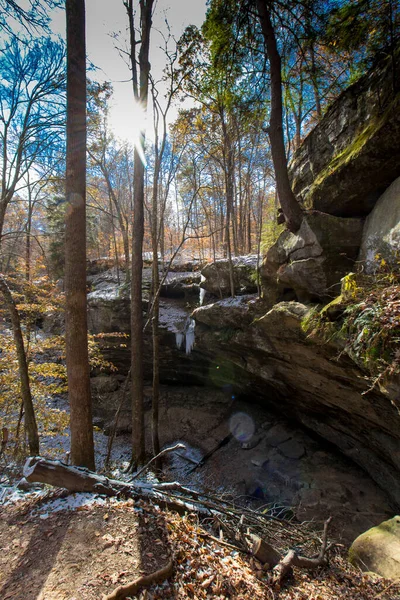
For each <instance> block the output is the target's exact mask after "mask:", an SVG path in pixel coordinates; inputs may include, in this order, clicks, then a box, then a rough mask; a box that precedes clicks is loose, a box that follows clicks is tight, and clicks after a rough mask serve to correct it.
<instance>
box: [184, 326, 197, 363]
mask: <svg viewBox="0 0 400 600" xmlns="http://www.w3.org/2000/svg"><path fill="white" fill-rule="evenodd" d="M195 327H196V321H195V320H194V319H189V321H188V325H187V327H186V354H190V353H191V351H192V349H193V346H194V328H195Z"/></svg>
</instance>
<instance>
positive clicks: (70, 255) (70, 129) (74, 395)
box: [65, 0, 94, 469]
mask: <svg viewBox="0 0 400 600" xmlns="http://www.w3.org/2000/svg"><path fill="white" fill-rule="evenodd" d="M66 16H67V173H66V200H67V204H66V207H67V210H66V228H65V299H66V312H65V334H66V335H65V338H66V356H67V378H68V398H69V404H70V413H71V416H70V419H71V421H70V422H71V462H72V464H74V465H81V466H85V467H88V468H89V469H94V447H93V426H92V401H91V394H90V373H89V357H88V343H87V310H86V48H85V2H84V0H67V2H66Z"/></svg>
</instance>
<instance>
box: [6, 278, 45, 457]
mask: <svg viewBox="0 0 400 600" xmlns="http://www.w3.org/2000/svg"><path fill="white" fill-rule="evenodd" d="M0 292H1V293H2V295H3V298H4V302H5V303H6V306H7V308H8V311H9V313H10V317H11V324H12V329H13V335H14V341H15V346H16V349H17V358H18V369H19V378H20V382H21V395H22V403H23V407H24V412H25V420H24V424H25V433H26V436H27V438H28V444H29V453H30V454H31V455H32V456H33V455H35V454H39V435H38V429H37V424H36V418H35V411H34V408H33V402H32V395H31V388H30V385H29V374H28V363H27V360H26V354H25V347H24V339H23V337H22V331H21V323H20V319H19V314H18V310H17V307H16V306H15V302H14V299H13V297H12V295H11V292H10V289H9V287H8V285H7V283H6V281H5V279H4V277H3V276H2V275H0Z"/></svg>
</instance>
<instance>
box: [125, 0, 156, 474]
mask: <svg viewBox="0 0 400 600" xmlns="http://www.w3.org/2000/svg"><path fill="white" fill-rule="evenodd" d="M139 6H140V23H141V40H140V50H139V56H138V66H139V79H138V76H137V64H136V49H135V47H136V39H135V28H134V14H133V2H132V0H130V1H129V2H127V3H126V8H127V11H128V18H129V27H130V36H131V67H132V81H133V91H134V96H135V100H136V102H139V103H140V106H141V108H142V110H143V111H146V110H147V99H148V89H149V73H150V63H149V46H150V31H151V25H152V9H153V0H140V2H139ZM144 141H145V136H144V132H143V133H142V135H141V137H140V140H139V142H138V146H139V147H140V149H139V148H138V147H136V148H135V155H134V173H133V228H132V262H131V372H132V375H131V380H132V385H131V389H132V419H133V420H132V448H133V458H134V461H135V462H136V464H142V463H143V462H144V459H145V432H144V409H143V308H142V272H143V237H144V175H145V167H144V164H143V162H142V157H143V156H144Z"/></svg>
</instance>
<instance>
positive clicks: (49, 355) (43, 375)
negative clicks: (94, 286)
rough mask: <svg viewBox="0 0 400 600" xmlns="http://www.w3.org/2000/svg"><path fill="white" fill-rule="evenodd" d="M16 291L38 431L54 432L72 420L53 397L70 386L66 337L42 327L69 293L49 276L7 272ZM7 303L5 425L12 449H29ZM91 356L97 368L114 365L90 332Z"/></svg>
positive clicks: (0, 331) (1, 352)
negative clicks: (28, 277) (29, 277)
mask: <svg viewBox="0 0 400 600" xmlns="http://www.w3.org/2000/svg"><path fill="white" fill-rule="evenodd" d="M7 281H8V284H9V286H10V288H11V289H12V292H13V298H14V300H15V302H16V306H17V310H18V312H19V315H20V319H21V326H22V329H23V335H24V341H25V352H26V356H27V361H28V370H29V380H30V387H31V393H32V399H33V404H34V409H35V415H36V421H37V424H38V430H39V435H40V436H43V435H46V436H47V437H54V436H57V435H59V434H61V433H62V432H63V431H64V430H65V428H66V426H67V425H68V423H69V415H68V413H67V412H66V411H65V410H62V409H59V408H57V407H56V406H54V404H53V402H52V401H53V400H56V399H57V397H60V396H62V395H64V394H66V392H67V391H68V388H67V373H66V366H65V338H64V336H63V335H52V334H46V333H44V331H43V330H42V329H40V328H39V327H38V323H39V324H41V323H42V321H43V319H45V318H49V317H50V318H51V319H54V318H57V315H59V316H60V320H62V316H61V315H62V313H63V309H64V294H62V293H61V292H60V291H59V290H58V289H57V287H56V286H55V284H54V283H53V282H51V281H50V280H49V278H48V277H38V278H37V279H35V281H34V282H28V281H26V280H25V279H24V278H23V277H21V276H20V275H19V274H18V273H15V274H14V275H12V276H9V277H7ZM8 319H9V315H8V313H7V310H6V308H4V307H3V306H2V305H0V324H1V326H0V430H3V428H5V429H7V432H8V440H9V441H8V444H7V449H8V452H10V450H12V451H13V453H14V455H15V456H16V457H18V456H21V457H22V456H23V455H24V454H25V451H26V448H25V440H24V428H23V410H22V396H21V391H20V379H19V370H18V358H17V353H16V349H15V344H14V338H13V333H12V330H11V324H10V323H9V321H8ZM89 360H90V365H91V368H92V369H96V370H104V369H107V370H108V371H113V370H116V369H115V367H114V366H113V365H112V364H111V363H109V362H107V361H105V360H104V358H103V357H102V355H101V352H100V350H99V347H98V344H97V342H96V340H95V339H94V337H93V336H89Z"/></svg>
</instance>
